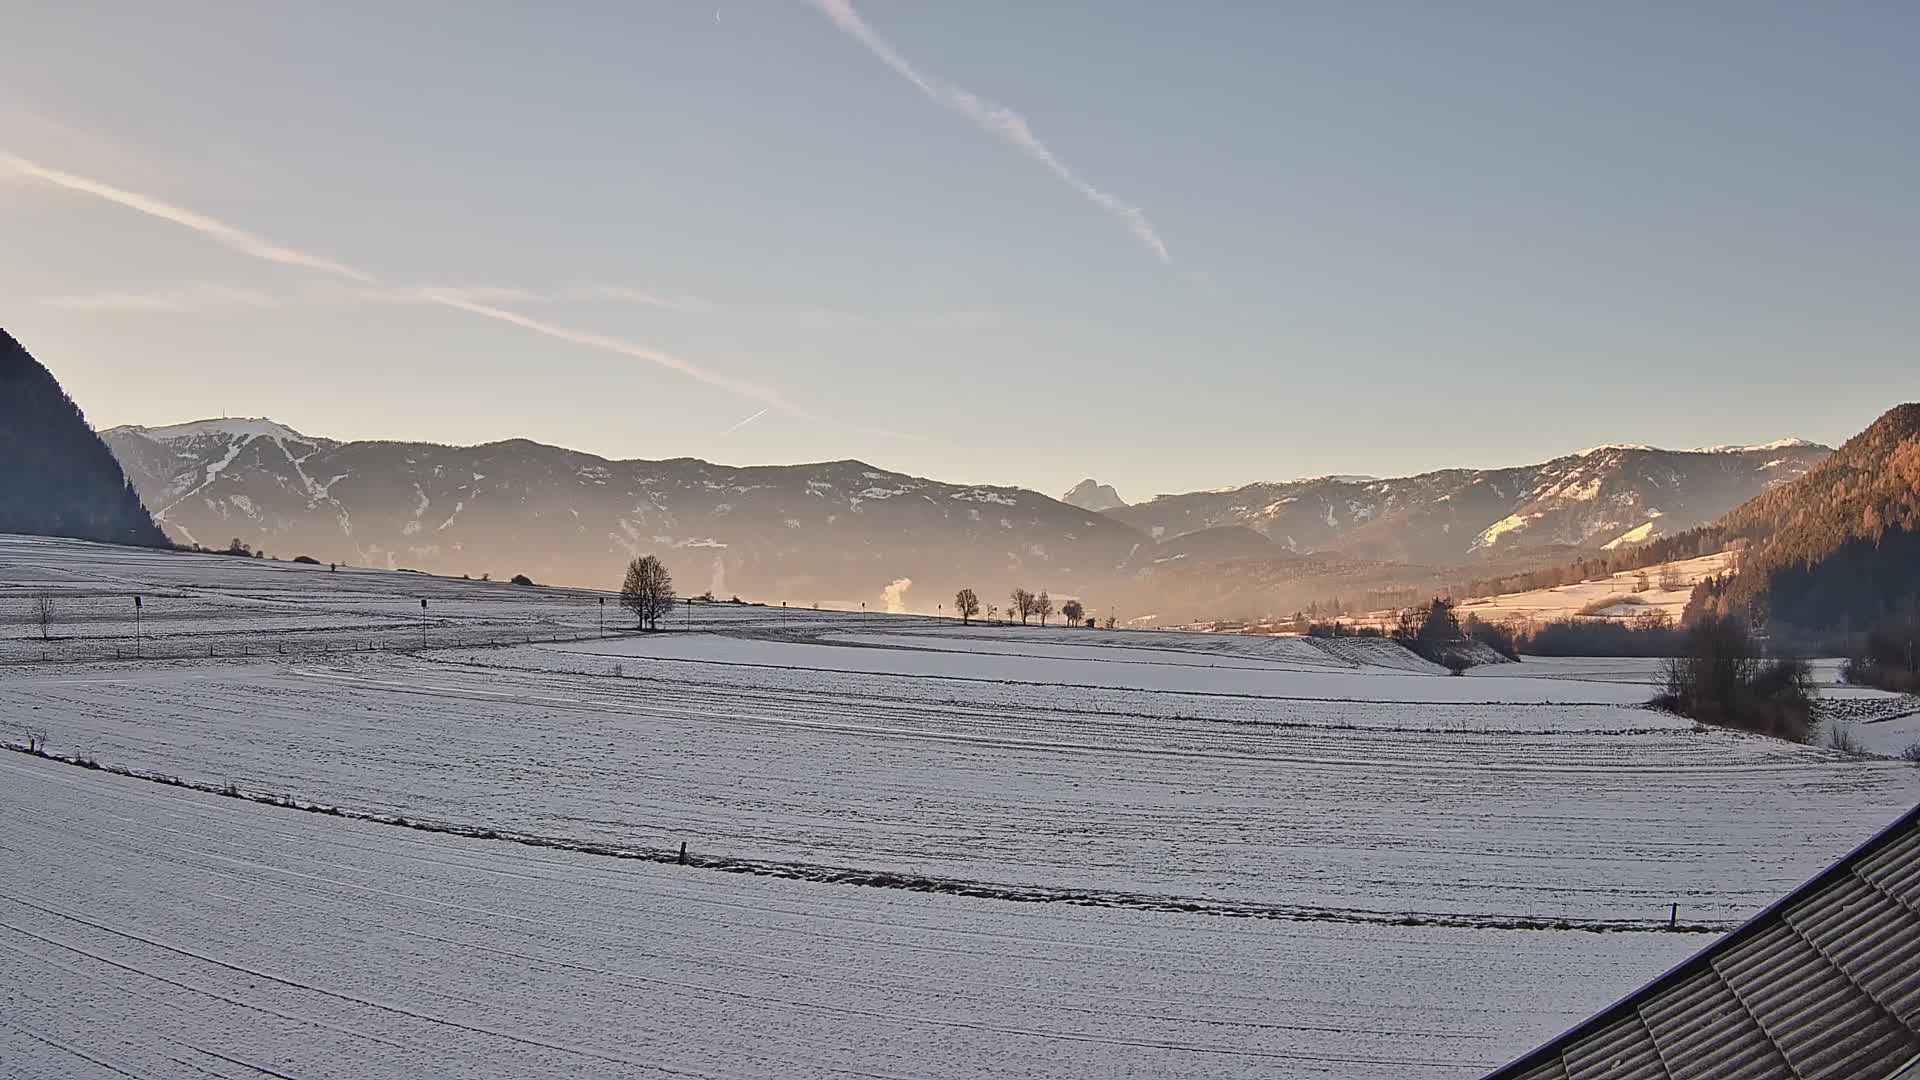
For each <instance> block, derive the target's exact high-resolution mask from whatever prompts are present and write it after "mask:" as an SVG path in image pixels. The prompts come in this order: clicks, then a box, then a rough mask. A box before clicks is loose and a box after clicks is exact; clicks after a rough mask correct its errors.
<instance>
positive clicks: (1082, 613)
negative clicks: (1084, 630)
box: [1060, 600, 1087, 626]
mask: <svg viewBox="0 0 1920 1080" xmlns="http://www.w3.org/2000/svg"><path fill="white" fill-rule="evenodd" d="M1060 617H1061V618H1063V619H1065V620H1067V621H1068V622H1070V623H1072V624H1073V625H1075V626H1079V625H1080V620H1082V619H1084V618H1086V617H1087V609H1086V608H1085V607H1084V606H1083V605H1082V604H1081V603H1080V601H1078V600H1069V601H1067V602H1066V603H1064V604H1061V605H1060Z"/></svg>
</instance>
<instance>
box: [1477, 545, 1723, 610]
mask: <svg viewBox="0 0 1920 1080" xmlns="http://www.w3.org/2000/svg"><path fill="white" fill-rule="evenodd" d="M1732 565H1733V556H1732V555H1731V553H1728V552H1724V551H1723V552H1720V553H1718V554H1715V555H1703V556H1701V557H1700V558H1697V559H1680V560H1678V561H1675V562H1670V563H1661V564H1660V565H1658V566H1652V567H1648V568H1647V569H1645V570H1623V571H1621V572H1620V573H1618V574H1614V575H1612V576H1610V577H1604V578H1597V579H1595V580H1593V581H1583V582H1580V583H1579V584H1577V585H1560V586H1556V587H1554V588H1551V589H1534V590H1532V591H1530V592H1519V593H1505V594H1502V595H1500V596H1485V597H1476V598H1474V599H1471V600H1466V601H1463V602H1462V603H1461V604H1460V608H1459V613H1460V617H1461V618H1463V619H1464V618H1466V617H1467V616H1468V615H1478V616H1479V617H1480V618H1482V619H1485V620H1487V621H1488V622H1512V621H1515V620H1526V619H1532V620H1536V621H1539V622H1548V621H1552V620H1555V619H1571V618H1573V617H1575V616H1577V615H1585V614H1593V615H1598V616H1601V617H1605V618H1610V619H1631V618H1633V617H1635V616H1638V615H1645V614H1648V613H1651V612H1658V613H1660V614H1663V615H1666V616H1667V617H1668V618H1670V619H1672V620H1674V621H1675V622H1679V621H1680V614H1681V612H1683V611H1685V610H1686V607H1687V599H1688V598H1689V597H1691V596H1692V595H1693V587H1694V586H1695V585H1698V584H1699V583H1700V582H1701V581H1704V580H1705V579H1707V578H1710V577H1713V576H1714V575H1716V574H1721V573H1725V572H1726V571H1727V570H1728V569H1729V568H1731V567H1732ZM1643 580H1644V581H1645V582H1646V585H1647V587H1646V588H1645V589H1642V588H1641V587H1640V585H1641V582H1642V581H1643ZM1669 585H1671V586H1673V587H1672V588H1669V587H1668V586H1669Z"/></svg>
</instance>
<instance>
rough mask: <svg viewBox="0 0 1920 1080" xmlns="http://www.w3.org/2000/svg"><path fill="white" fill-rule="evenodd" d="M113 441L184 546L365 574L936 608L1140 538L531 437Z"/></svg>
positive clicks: (165, 432) (1068, 522)
mask: <svg viewBox="0 0 1920 1080" xmlns="http://www.w3.org/2000/svg"><path fill="white" fill-rule="evenodd" d="M102 436H103V438H105V440H106V441H107V444H108V445H109V446H110V447H112V448H113V451H114V453H115V454H116V455H117V456H118V457H119V459H120V461H121V463H122V464H123V466H124V467H125V469H126V471H127V475H128V477H129V478H130V479H131V480H132V481H133V484H134V486H135V488H136V489H137V490H138V491H139V492H140V493H141V494H142V496H143V497H144V498H145V499H146V501H147V503H148V505H149V506H151V507H152V508H153V510H154V512H155V516H156V517H157V518H158V519H159V521H160V523H161V525H162V526H164V527H165V528H166V529H167V530H168V531H169V532H170V533H172V534H173V535H174V536H175V537H176V538H177V539H179V540H181V541H185V542H192V543H200V544H203V545H206V546H208V547H224V546H226V545H227V544H228V543H229V541H230V540H232V539H240V540H243V541H245V542H246V543H248V544H250V545H252V546H253V547H255V548H261V549H265V550H267V551H270V552H272V553H274V554H276V555H280V556H292V555H297V554H306V555H311V556H313V557H314V558H317V559H320V560H322V561H326V562H334V561H338V562H343V563H350V564H355V565H372V566H381V567H406V568H412V569H419V570H427V571H432V572H436V573H447V574H462V573H467V574H472V575H473V576H475V577H478V576H479V575H480V574H482V573H491V574H492V575H494V576H495V577H499V578H504V577H507V576H509V575H512V574H515V573H525V574H528V575H531V576H532V577H533V578H534V579H535V580H537V581H542V582H553V583H562V584H577V585H587V586H599V587H612V586H617V585H618V584H619V582H620V577H621V572H622V570H623V567H624V564H625V562H626V561H627V560H628V559H629V558H631V557H633V556H634V555H639V554H649V553H653V554H658V555H660V556H661V557H662V558H663V559H665V560H666V561H667V564H668V566H669V567H670V568H671V569H672V570H673V571H674V574H675V577H676V582H677V584H678V586H679V588H680V591H681V592H684V593H698V592H701V591H704V590H707V589H709V588H710V589H712V591H713V592H714V593H715V594H717V595H720V596H722V597H725V596H728V595H731V594H733V593H739V594H740V595H742V596H744V597H750V598H752V599H756V600H764V601H770V602H773V603H779V602H781V601H787V602H790V603H793V604H796V605H804V604H811V603H814V602H821V603H843V604H846V603H853V602H859V601H866V602H868V603H869V604H873V605H875V606H878V605H879V604H880V603H881V597H882V594H883V590H885V589H886V588H887V586H888V585H890V584H893V583H895V582H897V581H899V580H901V579H910V580H911V582H912V584H911V586H910V587H909V588H908V589H907V595H906V600H905V602H906V603H907V604H909V605H910V606H912V607H915V608H920V609H926V610H931V609H932V608H933V607H934V605H935V604H937V603H941V602H950V601H951V598H952V596H953V593H954V590H955V589H957V588H959V587H961V586H967V587H972V588H975V589H978V590H980V592H981V595H983V596H996V595H998V594H999V593H1000V592H1002V591H1004V589H1005V588H1006V587H1008V586H1011V585H1014V584H1023V583H1024V584H1028V585H1030V586H1031V587H1034V588H1041V587H1048V588H1052V589H1054V590H1055V591H1068V590H1071V589H1074V588H1076V587H1081V586H1083V585H1085V584H1087V583H1090V582H1093V581H1096V580H1100V579H1103V578H1105V577H1110V576H1111V575H1112V573H1113V572H1114V570H1115V568H1116V567H1118V566H1119V565H1120V564H1121V563H1122V562H1124V561H1125V560H1126V559H1127V558H1128V557H1129V556H1130V555H1131V554H1132V553H1133V552H1134V550H1135V549H1136V548H1137V547H1139V546H1140V545H1141V544H1142V543H1144V542H1145V538H1144V537H1142V536H1140V535H1139V534H1138V533H1137V532H1135V531H1134V530H1133V529H1131V528H1129V527H1127V526H1125V525H1122V524H1120V523H1118V522H1116V521H1113V520H1112V519H1110V518H1107V517H1104V516H1102V515H1099V514H1095V513H1089V512H1087V511H1085V510H1081V509H1078V508H1076V507H1071V506H1067V505H1065V504H1063V503H1060V502H1056V501H1055V500H1053V499H1050V498H1047V497H1046V496H1044V495H1041V494H1039V493H1037V492H1032V491H1026V490H1022V489H1019V488H1009V487H988V486H978V485H956V484H943V483H939V482H937V481H932V480H925V479H920V478H918V477H912V476H906V475H903V474H900V473H895V472H887V471H885V470H882V469H876V468H874V467H872V466H870V465H866V464H863V463H861V462H858V461H835V462H826V463H822V464H816V465H793V466H761V467H753V468H734V467H730V466H724V465H714V464H709V463H707V462H704V461H696V460H693V459H691V458H679V459H675V460H671V461H609V460H607V459H605V458H600V457H595V456H593V455H591V454H583V453H578V452H576V451H572V450H565V449H561V448H559V447H553V446H545V445H542V444H539V443H534V442H528V441H526V440H513V441H510V442H501V443H490V444H487V445H484V446H471V447H454V446H437V445H432V444H426V443H398V442H350V443H341V442H335V441H333V440H329V439H321V438H314V437H310V436H307V435H303V434H301V433H299V432H297V431H294V430H292V429H291V428H288V427H285V426H284V425H280V424H276V423H273V422H272V421H269V420H259V419H251V420H206V421H200V422H196V423H191V424H181V425H177V426H173V427H163V428H141V427H122V428H114V429H112V430H109V431H106V432H103V433H102ZM1149 546H1151V545H1149ZM896 595H897V593H896Z"/></svg>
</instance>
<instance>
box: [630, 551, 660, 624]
mask: <svg viewBox="0 0 1920 1080" xmlns="http://www.w3.org/2000/svg"><path fill="white" fill-rule="evenodd" d="M620 606H621V607H623V608H626V609H627V610H628V611H631V612H633V616H634V618H636V619H639V620H640V625H641V626H643V627H645V628H647V629H648V630H657V629H659V628H660V616H662V615H667V614H670V613H671V612H672V611H673V575H672V574H670V573H668V572H667V567H666V564H665V563H663V562H661V561H660V559H659V557H658V556H654V555H647V556H644V557H642V558H638V559H635V560H633V561H632V562H630V563H628V564H627V580H626V583H625V584H623V585H621V586H620Z"/></svg>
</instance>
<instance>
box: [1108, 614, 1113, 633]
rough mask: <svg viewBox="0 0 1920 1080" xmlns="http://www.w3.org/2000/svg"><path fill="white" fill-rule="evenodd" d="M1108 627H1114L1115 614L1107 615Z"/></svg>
mask: <svg viewBox="0 0 1920 1080" xmlns="http://www.w3.org/2000/svg"><path fill="white" fill-rule="evenodd" d="M1107 629H1109V630H1111V629H1113V616H1111V615H1109V616H1107Z"/></svg>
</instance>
